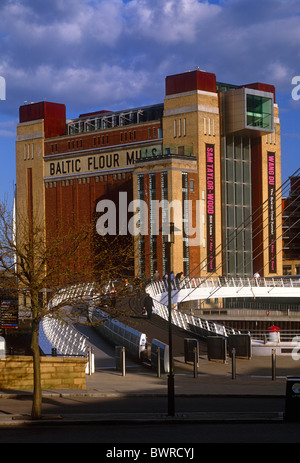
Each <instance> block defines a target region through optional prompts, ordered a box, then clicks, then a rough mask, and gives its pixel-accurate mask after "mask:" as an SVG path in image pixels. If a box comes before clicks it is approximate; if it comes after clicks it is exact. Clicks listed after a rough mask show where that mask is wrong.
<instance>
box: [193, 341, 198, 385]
mask: <svg viewBox="0 0 300 463" xmlns="http://www.w3.org/2000/svg"><path fill="white" fill-rule="evenodd" d="M197 367H198V349H197V348H196V347H195V348H194V378H197V377H198V369H197Z"/></svg>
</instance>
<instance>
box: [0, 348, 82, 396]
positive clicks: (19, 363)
mask: <svg viewBox="0 0 300 463" xmlns="http://www.w3.org/2000/svg"><path fill="white" fill-rule="evenodd" d="M86 362H87V360H86V359H85V358H74V357H72V358H71V357H41V379H42V389H80V390H85V389H86V374H85V369H86ZM0 389H4V390H7V389H13V390H32V389H33V361H32V357H26V356H7V357H6V359H5V360H0Z"/></svg>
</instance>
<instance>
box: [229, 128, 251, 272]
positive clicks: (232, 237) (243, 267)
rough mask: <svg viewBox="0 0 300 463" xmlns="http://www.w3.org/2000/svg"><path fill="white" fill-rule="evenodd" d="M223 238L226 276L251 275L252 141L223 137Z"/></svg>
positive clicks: (238, 137) (245, 138) (244, 138)
mask: <svg viewBox="0 0 300 463" xmlns="http://www.w3.org/2000/svg"><path fill="white" fill-rule="evenodd" d="M222 151H223V152H222V164H223V169H222V170H223V175H224V178H223V182H222V188H223V195H222V196H223V217H224V225H223V238H224V244H225V245H226V250H225V251H224V263H225V269H224V270H225V273H226V274H227V275H229V276H240V277H245V276H251V275H252V274H253V272H252V239H251V236H252V233H251V232H252V224H251V220H250V217H251V140H250V138H248V137H241V136H235V137H234V136H228V137H223V149H222Z"/></svg>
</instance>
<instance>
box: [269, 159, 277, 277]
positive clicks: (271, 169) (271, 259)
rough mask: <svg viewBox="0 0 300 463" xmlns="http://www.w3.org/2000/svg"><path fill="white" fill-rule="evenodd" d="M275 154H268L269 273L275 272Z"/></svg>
mask: <svg viewBox="0 0 300 463" xmlns="http://www.w3.org/2000/svg"><path fill="white" fill-rule="evenodd" d="M275 191H276V185H275V153H269V152H268V204H269V208H268V209H269V273H276V272H277V259H276V197H275V196H276V195H275Z"/></svg>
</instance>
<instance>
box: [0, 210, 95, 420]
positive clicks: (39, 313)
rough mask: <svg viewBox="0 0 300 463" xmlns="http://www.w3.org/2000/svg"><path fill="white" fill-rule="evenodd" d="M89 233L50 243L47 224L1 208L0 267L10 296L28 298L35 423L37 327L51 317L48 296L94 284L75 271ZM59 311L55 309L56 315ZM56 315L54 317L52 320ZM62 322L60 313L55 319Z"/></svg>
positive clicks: (86, 271) (85, 272)
mask: <svg viewBox="0 0 300 463" xmlns="http://www.w3.org/2000/svg"><path fill="white" fill-rule="evenodd" d="M90 245H91V243H90V230H87V229H86V228H85V229H84V230H83V229H78V228H77V229H76V230H74V228H73V229H71V228H69V230H68V232H66V231H65V230H64V232H63V233H62V232H61V230H59V229H57V232H56V233H55V234H53V235H52V236H51V239H46V236H45V227H44V222H43V220H42V219H41V220H39V219H38V218H37V217H35V218H34V219H28V218H27V217H26V216H18V217H15V216H14V215H13V214H12V213H11V211H10V210H9V209H8V208H7V206H6V205H5V204H2V205H1V208H0V266H1V269H2V270H3V271H4V272H5V274H6V276H7V278H6V279H5V280H4V281H5V284H6V285H9V286H10V289H11V290H12V291H15V292H16V293H18V294H19V295H21V294H24V292H25V293H26V294H27V295H28V296H29V300H30V306H29V310H30V312H31V319H32V333H31V351H32V354H33V370H34V390H33V404H32V413H31V415H32V418H33V419H38V418H40V417H41V411H42V388H41V372H40V349H39V324H40V321H41V320H42V318H43V317H44V316H45V315H46V314H47V313H48V305H47V298H46V297H45V295H46V294H47V293H55V292H57V291H58V290H59V288H61V287H62V286H63V285H65V284H67V283H76V282H79V281H80V282H82V281H88V280H90V279H91V278H92V277H93V275H92V273H91V268H90V266H89V267H85V266H82V265H76V261H77V260H80V259H83V260H84V259H88V257H87V256H88V255H89V251H90ZM59 309H60V308H59V307H58V308H57V311H58V310H59ZM52 315H53V314H52ZM56 315H57V316H59V314H58V312H57V314H56Z"/></svg>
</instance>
